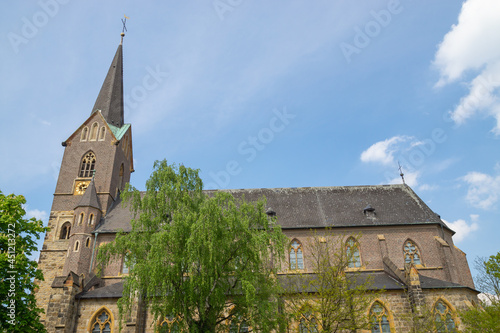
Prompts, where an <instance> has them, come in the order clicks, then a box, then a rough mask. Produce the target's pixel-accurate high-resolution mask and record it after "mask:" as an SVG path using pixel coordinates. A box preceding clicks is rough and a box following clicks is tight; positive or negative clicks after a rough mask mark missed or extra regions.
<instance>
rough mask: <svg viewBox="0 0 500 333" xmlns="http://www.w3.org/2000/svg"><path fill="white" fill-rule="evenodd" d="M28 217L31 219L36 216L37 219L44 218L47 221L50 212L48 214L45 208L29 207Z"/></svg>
mask: <svg viewBox="0 0 500 333" xmlns="http://www.w3.org/2000/svg"><path fill="white" fill-rule="evenodd" d="M25 209H26V208H25ZM26 217H27V218H29V219H30V218H32V217H34V218H36V219H37V220H42V221H44V222H47V220H48V217H49V214H47V212H46V211H44V210H38V209H28V210H26Z"/></svg>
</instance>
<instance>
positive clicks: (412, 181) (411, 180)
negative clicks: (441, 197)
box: [389, 171, 420, 187]
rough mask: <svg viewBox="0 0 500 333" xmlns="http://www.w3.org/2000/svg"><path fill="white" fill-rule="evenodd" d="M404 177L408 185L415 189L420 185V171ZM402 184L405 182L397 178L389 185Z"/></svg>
mask: <svg viewBox="0 0 500 333" xmlns="http://www.w3.org/2000/svg"><path fill="white" fill-rule="evenodd" d="M404 177H405V183H406V185H408V186H410V187H414V186H417V185H418V177H420V172H419V171H415V172H407V173H405V174H404ZM402 183H403V180H402V179H401V177H396V178H394V179H391V180H390V181H389V184H402Z"/></svg>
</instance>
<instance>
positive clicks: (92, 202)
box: [76, 178, 101, 209]
mask: <svg viewBox="0 0 500 333" xmlns="http://www.w3.org/2000/svg"><path fill="white" fill-rule="evenodd" d="M76 207H94V208H97V209H101V204H100V203H99V198H98V197H97V191H96V189H95V184H94V178H92V180H91V181H90V183H89V186H87V189H86V190H85V193H84V194H83V196H82V198H81V199H80V202H79V203H78V205H77V206H76Z"/></svg>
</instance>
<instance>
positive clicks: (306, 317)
mask: <svg viewBox="0 0 500 333" xmlns="http://www.w3.org/2000/svg"><path fill="white" fill-rule="evenodd" d="M318 332H319V331H318V321H317V320H316V318H315V317H314V316H312V315H311V313H309V312H307V313H305V314H303V315H302V317H301V318H300V321H299V333H318Z"/></svg>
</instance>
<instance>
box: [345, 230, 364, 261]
mask: <svg viewBox="0 0 500 333" xmlns="http://www.w3.org/2000/svg"><path fill="white" fill-rule="evenodd" d="M346 252H347V260H348V267H349V268H358V267H361V255H360V252H359V244H358V242H356V240H355V239H354V238H353V237H349V239H347V242H346Z"/></svg>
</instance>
